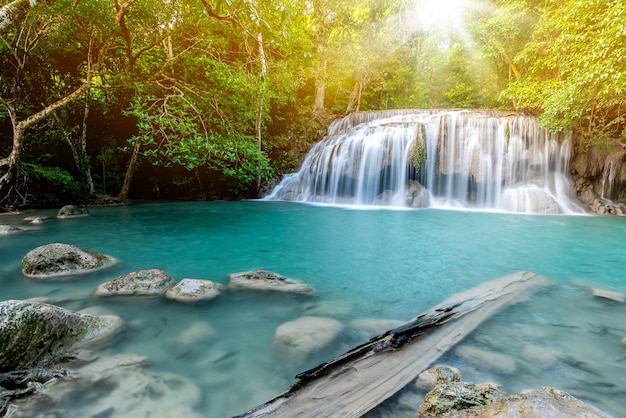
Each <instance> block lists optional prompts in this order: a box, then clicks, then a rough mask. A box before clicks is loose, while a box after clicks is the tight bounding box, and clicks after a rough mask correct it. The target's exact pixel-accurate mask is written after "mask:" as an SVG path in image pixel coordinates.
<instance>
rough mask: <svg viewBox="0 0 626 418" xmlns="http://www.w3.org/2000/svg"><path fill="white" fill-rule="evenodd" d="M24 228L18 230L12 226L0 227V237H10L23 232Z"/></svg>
mask: <svg viewBox="0 0 626 418" xmlns="http://www.w3.org/2000/svg"><path fill="white" fill-rule="evenodd" d="M24 231H25V229H24V228H20V227H17V226H13V225H0V235H11V234H18V233H20V232H24Z"/></svg>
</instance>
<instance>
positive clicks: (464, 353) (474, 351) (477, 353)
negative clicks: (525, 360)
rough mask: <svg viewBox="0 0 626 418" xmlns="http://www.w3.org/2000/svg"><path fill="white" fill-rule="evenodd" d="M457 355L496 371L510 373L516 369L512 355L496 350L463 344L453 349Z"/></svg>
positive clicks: (481, 366) (480, 366)
mask: <svg viewBox="0 0 626 418" xmlns="http://www.w3.org/2000/svg"><path fill="white" fill-rule="evenodd" d="M455 353H456V355H457V356H459V357H461V358H464V359H465V360H468V361H470V362H472V363H474V364H475V365H477V366H478V367H479V368H487V369H490V370H492V371H494V372H496V373H503V374H512V373H515V371H516V370H517V364H516V362H515V359H514V358H513V357H510V356H507V355H506V354H502V353H498V352H497V351H490V350H481V349H480V348H476V347H472V346H469V345H463V346H460V347H458V348H457V349H456V350H455Z"/></svg>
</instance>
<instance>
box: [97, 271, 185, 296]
mask: <svg viewBox="0 0 626 418" xmlns="http://www.w3.org/2000/svg"><path fill="white" fill-rule="evenodd" d="M175 284H176V282H175V281H174V279H172V278H171V277H170V276H169V275H167V274H166V273H165V272H164V271H162V270H159V269H150V270H139V271H136V272H133V273H130V274H127V275H125V276H120V277H118V278H116V279H113V280H111V281H109V282H106V283H103V284H101V285H100V286H98V289H97V290H96V296H116V295H118V296H133V295H134V296H159V295H163V294H164V293H165V292H166V291H167V290H168V289H170V288H171V287H173V286H174V285H175Z"/></svg>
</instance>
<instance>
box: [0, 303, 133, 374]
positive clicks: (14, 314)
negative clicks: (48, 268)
mask: <svg viewBox="0 0 626 418" xmlns="http://www.w3.org/2000/svg"><path fill="white" fill-rule="evenodd" d="M120 327H121V319H119V318H117V317H98V316H92V315H86V314H79V313H76V312H72V311H68V310H66V309H63V308H60V307H58V306H54V305H48V304H45V303H35V302H25V301H19V300H8V301H4V302H0V372H2V371H10V370H18V369H25V368H29V367H34V366H35V365H37V364H38V363H40V362H42V361H44V360H47V359H50V358H52V357H54V356H58V355H60V354H63V353H66V352H68V351H69V350H71V349H73V348H76V347H78V346H82V345H85V344H88V343H92V344H93V343H101V342H103V341H104V340H106V339H107V338H110V337H112V336H113V335H115V334H116V333H117V332H118V331H119V330H120Z"/></svg>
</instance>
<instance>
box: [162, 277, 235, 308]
mask: <svg viewBox="0 0 626 418" xmlns="http://www.w3.org/2000/svg"><path fill="white" fill-rule="evenodd" d="M223 289H224V286H223V285H222V284H219V283H214V282H212V281H210V280H198V279H183V280H181V281H180V282H178V283H176V285H174V287H171V288H170V289H168V290H167V292H165V297H166V298H168V299H171V300H175V301H177V302H186V303H194V302H196V303H197V302H206V301H208V300H211V299H214V298H216V297H218V296H219V294H220V292H221V290H223Z"/></svg>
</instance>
